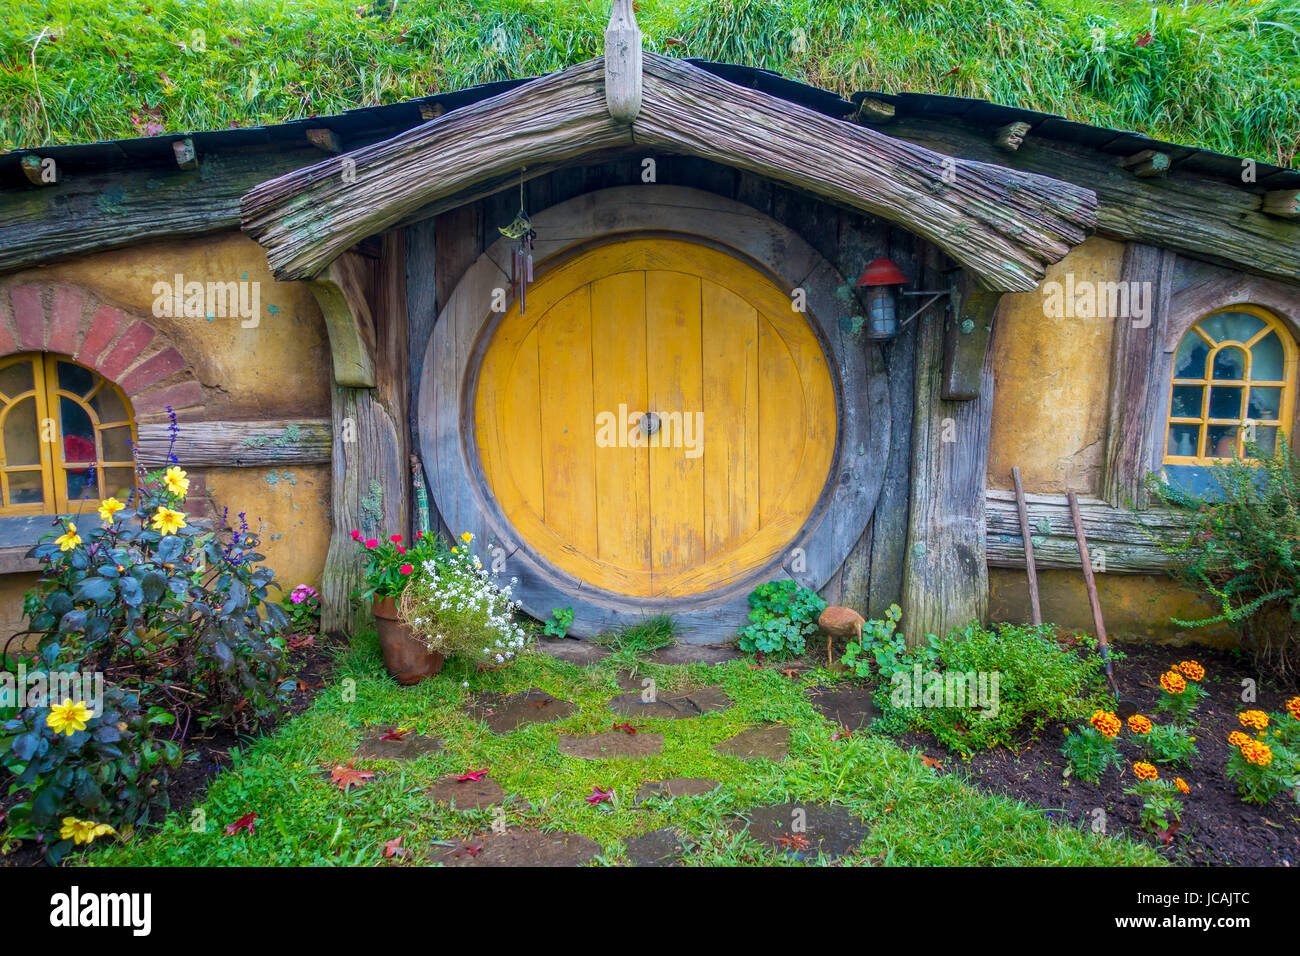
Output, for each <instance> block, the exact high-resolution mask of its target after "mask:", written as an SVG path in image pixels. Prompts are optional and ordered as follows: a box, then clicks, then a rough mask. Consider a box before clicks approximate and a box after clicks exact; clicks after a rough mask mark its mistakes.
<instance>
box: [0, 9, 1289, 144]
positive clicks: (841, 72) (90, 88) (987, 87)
mask: <svg viewBox="0 0 1300 956" xmlns="http://www.w3.org/2000/svg"><path fill="white" fill-rule="evenodd" d="M5 6H6V10H5V16H4V17H3V21H2V22H0V145H2V146H3V147H4V148H8V149H13V148H20V147H33V146H39V145H44V144H50V143H74V142H87V141H93V140H102V139H112V138H117V137H125V136H140V135H148V134H154V133H164V132H169V133H173V132H185V131H190V130H196V129H225V128H227V127H234V126H251V125H257V124H265V123H278V122H284V121H286V120H290V119H295V118H299V117H305V116H313V115H322V114H329V113H335V112H339V111H341V110H345V109H349V108H351V107H356V106H371V105H376V104H380V103H392V102H396V101H399V100H403V99H408V98H410V97H414V96H423V95H428V94H431V93H437V92H443V91H447V90H454V89H459V88H462V87H465V86H469V85H472V84H475V83H482V82H485V81H488V80H499V79H507V78H511V77H520V76H530V75H536V74H539V73H545V72H548V71H551V70H556V69H560V68H562V67H565V66H569V65H571V64H574V63H577V62H579V61H581V60H584V59H586V58H588V57H591V56H594V55H597V54H598V53H600V52H601V48H602V46H603V33H604V28H605V24H606V22H607V20H608V16H609V3H608V2H607V0H372V2H369V3H367V2H364V0H356V2H353V3H343V2H338V0H136V2H121V0H7V2H6V4H5ZM637 15H638V19H639V20H640V23H641V28H642V30H643V32H644V33H645V37H646V40H645V43H646V47H647V49H650V50H654V51H657V52H660V53H664V54H667V55H670V56H698V57H705V58H708V59H712V60H722V61H728V62H732V63H740V64H745V65H749V66H757V67H763V68H766V69H771V70H776V71H779V72H780V73H782V74H784V75H786V76H789V77H792V78H795V79H799V80H804V81H806V82H809V83H812V84H815V85H817V86H821V87H824V88H826V89H830V90H834V91H836V92H838V93H841V94H848V93H851V92H853V91H855V90H861V89H878V90H884V91H903V90H911V91H917V92H934V93H946V94H951V95H956V96H973V97H982V98H985V99H988V100H992V101H995V102H999V103H1005V104H1008V105H1012V106H1021V107H1026V108H1031V109H1037V110H1044V111H1049V112H1055V113H1061V114H1063V115H1065V116H1067V117H1069V118H1071V119H1075V120H1080V121H1083V122H1087V123H1094V124H1097V125H1102V126H1111V127H1116V128H1121V129H1133V130H1138V131H1141V132H1144V133H1147V134H1149V135H1151V136H1155V137H1158V138H1161V139H1168V140H1172V141H1175V142H1179V143H1186V144H1189V145H1194V146H1201V147H1206V148H1211V149H1217V150H1221V151H1223V152H1227V153H1232V154H1236V155H1242V156H1249V157H1252V158H1254V159H1258V160H1265V161H1269V162H1274V163H1279V164H1282V165H1292V164H1293V163H1294V159H1295V155H1296V151H1297V148H1298V147H1300V0H1262V2H1261V0H1222V2H1215V3H1204V4H1202V3H1188V4H1187V5H1186V8H1185V9H1184V3H1183V2H1182V0H1174V2H1166V3H1151V2H1147V0H1135V2H1122V0H944V2H922V0H878V2H864V0H685V2H668V0H640V2H639V3H638V14H637ZM1148 34H1149V36H1148Z"/></svg>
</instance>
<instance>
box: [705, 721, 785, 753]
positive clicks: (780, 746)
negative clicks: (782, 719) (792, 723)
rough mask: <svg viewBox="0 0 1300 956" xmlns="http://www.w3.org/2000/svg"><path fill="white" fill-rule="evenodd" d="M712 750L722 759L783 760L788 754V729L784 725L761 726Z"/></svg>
mask: <svg viewBox="0 0 1300 956" xmlns="http://www.w3.org/2000/svg"><path fill="white" fill-rule="evenodd" d="M713 749H714V750H715V751H717V752H718V753H720V754H722V755H723V756H724V757H739V758H741V759H742V760H755V759H758V758H760V757H764V758H766V759H768V760H784V759H785V758H786V757H787V756H788V755H789V753H790V728H789V727H787V726H786V725H785V724H763V725H761V726H758V727H753V728H751V729H749V730H742V731H741V732H740V733H738V734H736V736H734V737H728V738H727V739H726V740H724V741H722V742H721V743H719V744H715V745H714V747H713Z"/></svg>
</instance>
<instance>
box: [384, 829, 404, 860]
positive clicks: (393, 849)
mask: <svg viewBox="0 0 1300 956" xmlns="http://www.w3.org/2000/svg"><path fill="white" fill-rule="evenodd" d="M404 839H405V835H403V836H399V837H398V838H397V839H395V840H387V841H385V843H384V859H385V860H387V859H388V858H389V857H394V856H406V847H404V846H402V840H404Z"/></svg>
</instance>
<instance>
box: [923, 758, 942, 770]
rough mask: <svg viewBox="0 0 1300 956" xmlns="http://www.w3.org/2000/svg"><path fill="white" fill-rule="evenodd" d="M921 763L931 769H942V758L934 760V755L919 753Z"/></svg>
mask: <svg viewBox="0 0 1300 956" xmlns="http://www.w3.org/2000/svg"><path fill="white" fill-rule="evenodd" d="M921 763H923V764H925V765H926V766H927V767H929V768H930V769H931V770H942V769H943V761H942V760H936V759H935V758H934V757H927V756H926V755H925V754H921Z"/></svg>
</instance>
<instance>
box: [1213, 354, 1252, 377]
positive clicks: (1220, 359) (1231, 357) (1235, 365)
mask: <svg viewBox="0 0 1300 956" xmlns="http://www.w3.org/2000/svg"><path fill="white" fill-rule="evenodd" d="M1214 377H1215V378H1217V379H1225V378H1228V379H1236V380H1238V381H1241V380H1242V379H1244V378H1245V377H1246V353H1245V352H1243V351H1242V350H1241V349H1239V348H1233V347H1229V348H1226V349H1220V350H1219V351H1218V352H1217V353H1216V354H1215V356H1214Z"/></svg>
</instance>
